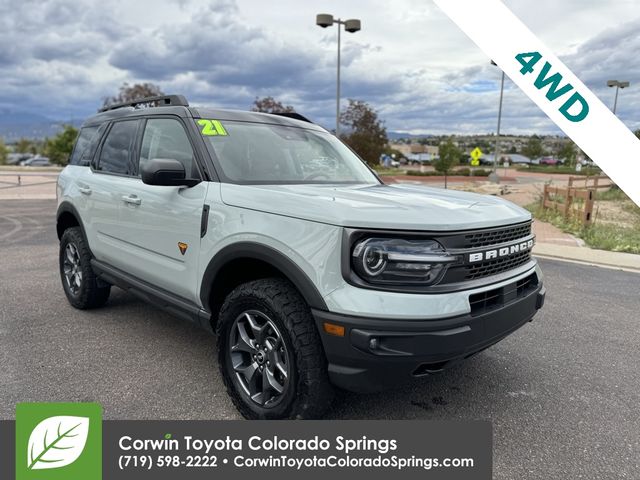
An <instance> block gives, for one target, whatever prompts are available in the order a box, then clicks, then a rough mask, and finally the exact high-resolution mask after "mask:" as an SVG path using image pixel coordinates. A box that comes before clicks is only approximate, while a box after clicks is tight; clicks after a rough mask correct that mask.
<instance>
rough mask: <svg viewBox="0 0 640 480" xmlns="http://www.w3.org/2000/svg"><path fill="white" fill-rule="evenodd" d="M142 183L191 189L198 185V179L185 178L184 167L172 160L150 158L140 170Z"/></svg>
mask: <svg viewBox="0 0 640 480" xmlns="http://www.w3.org/2000/svg"><path fill="white" fill-rule="evenodd" d="M140 176H141V177H142V182H143V183H146V184H147V185H164V186H174V187H193V186H194V185H197V184H198V183H200V179H198V178H186V175H185V172H184V166H183V165H182V163H180V162H179V161H178V160H174V159H172V158H152V159H150V160H147V161H146V162H144V163H143V164H142V166H141V168H140Z"/></svg>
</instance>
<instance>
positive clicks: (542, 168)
mask: <svg viewBox="0 0 640 480" xmlns="http://www.w3.org/2000/svg"><path fill="white" fill-rule="evenodd" d="M516 170H517V171H519V172H536V173H552V174H553V173H561V174H565V175H567V174H569V175H589V176H592V175H600V174H601V173H602V171H601V170H600V169H599V168H597V167H583V168H582V170H580V172H576V169H575V167H569V166H564V165H555V166H554V165H526V166H522V167H516Z"/></svg>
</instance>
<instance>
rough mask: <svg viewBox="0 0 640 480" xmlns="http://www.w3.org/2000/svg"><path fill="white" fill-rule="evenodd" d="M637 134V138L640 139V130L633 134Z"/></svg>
mask: <svg viewBox="0 0 640 480" xmlns="http://www.w3.org/2000/svg"><path fill="white" fill-rule="evenodd" d="M633 133H635V134H636V137H638V138H640V128H639V129H638V130H636V131H635V132H633Z"/></svg>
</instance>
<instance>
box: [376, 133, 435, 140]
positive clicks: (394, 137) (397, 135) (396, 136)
mask: <svg viewBox="0 0 640 480" xmlns="http://www.w3.org/2000/svg"><path fill="white" fill-rule="evenodd" d="M433 136H434V135H413V134H411V133H403V132H387V138H388V139H389V140H398V139H399V138H429V137H433Z"/></svg>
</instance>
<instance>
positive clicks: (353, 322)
mask: <svg viewBox="0 0 640 480" xmlns="http://www.w3.org/2000/svg"><path fill="white" fill-rule="evenodd" d="M544 297H545V290H544V287H543V286H542V284H538V285H537V286H536V287H535V288H532V289H531V290H530V291H528V292H527V294H526V295H523V296H522V297H520V298H517V299H516V300H513V301H511V302H509V303H506V304H504V305H501V306H500V307H497V308H493V309H490V310H488V311H486V312H484V313H482V314H480V315H471V314H468V315H461V316H456V317H451V318H445V319H437V320H394V319H378V318H371V319H370V318H363V317H355V316H349V315H340V314H335V313H331V312H326V311H320V310H313V314H314V317H315V321H316V324H317V325H318V329H319V331H320V332H321V336H322V342H323V346H324V349H325V352H326V355H327V358H328V361H329V376H330V378H331V381H332V382H333V383H334V384H335V385H337V386H338V387H340V388H344V389H346V390H351V391H357V392H373V391H379V390H383V389H385V388H389V387H391V386H394V385H396V384H398V383H401V382H402V381H407V380H409V379H411V378H412V377H416V376H421V375H425V374H429V373H434V372H437V371H440V370H442V369H444V368H447V367H449V366H451V365H453V364H455V363H457V362H459V361H461V360H463V359H465V358H468V357H470V356H471V355H473V354H475V353H477V352H479V351H481V350H484V349H485V348H487V347H489V346H491V345H493V344H494V343H496V342H498V341H500V340H501V339H503V338H504V337H506V336H507V335H509V334H510V333H512V332H514V331H515V330H517V329H518V328H520V327H521V326H522V325H524V324H525V323H527V322H529V321H530V320H532V318H533V316H534V315H535V313H536V312H537V310H538V309H540V308H541V307H542V305H543V303H544ZM325 322H329V323H333V324H338V325H341V326H344V327H345V336H344V337H338V336H334V335H329V334H327V333H325V332H324V329H323V324H324V323H325Z"/></svg>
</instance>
